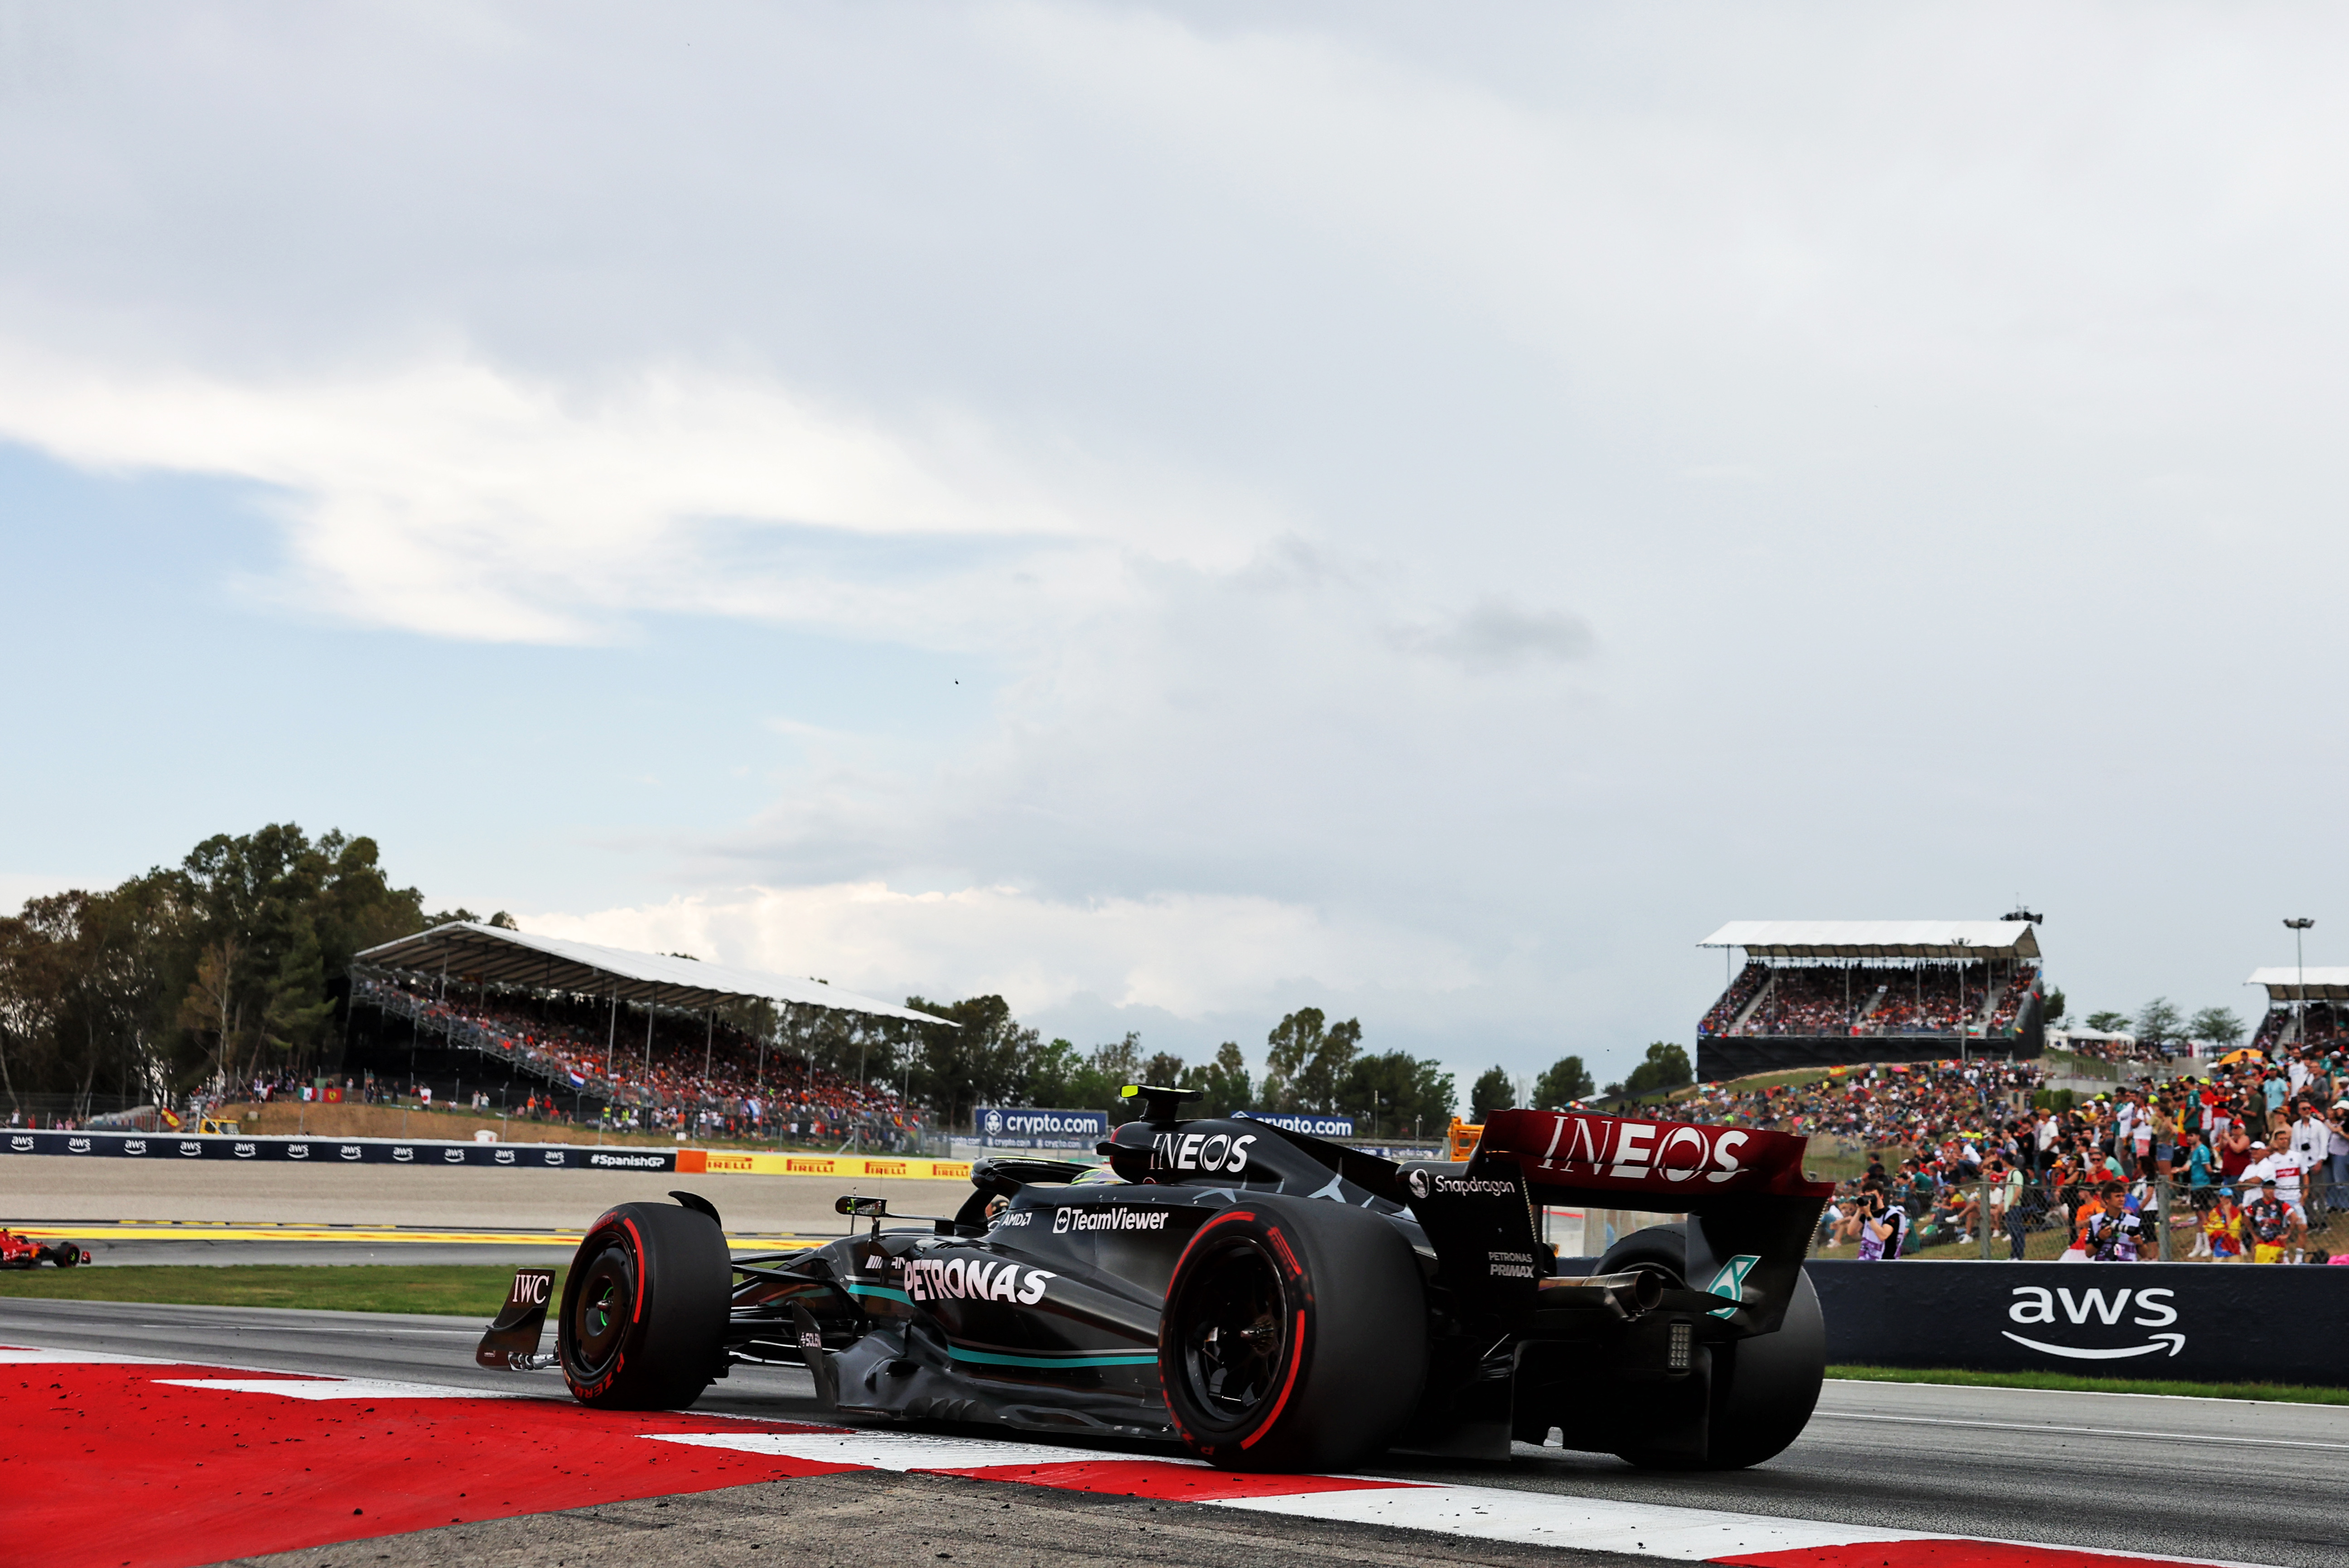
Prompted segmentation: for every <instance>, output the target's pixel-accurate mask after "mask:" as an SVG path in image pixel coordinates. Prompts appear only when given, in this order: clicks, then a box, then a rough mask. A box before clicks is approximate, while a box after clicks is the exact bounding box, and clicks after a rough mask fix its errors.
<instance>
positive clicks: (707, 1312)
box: [554, 1203, 734, 1410]
mask: <svg viewBox="0 0 2349 1568" xmlns="http://www.w3.org/2000/svg"><path fill="white" fill-rule="evenodd" d="M733 1278H734V1275H733V1270H732V1268H731V1266H730V1262H729V1260H728V1254H727V1251H726V1237H725V1235H724V1233H723V1232H722V1231H719V1228H718V1222H717V1221H716V1220H712V1219H710V1218H709V1216H708V1215H706V1214H701V1213H697V1212H696V1211H694V1210H690V1209H683V1208H672V1207H670V1206H669V1205H667V1204H666V1203H624V1204H622V1205H620V1207H618V1208H617V1209H615V1210H612V1211H611V1212H610V1213H608V1214H606V1215H605V1216H604V1217H603V1218H602V1219H601V1220H596V1221H595V1225H594V1226H593V1227H591V1228H590V1229H589V1231H588V1232H587V1235H586V1238H585V1240H584V1241H581V1242H580V1243H579V1251H578V1253H577V1254H576V1255H575V1256H574V1258H573V1259H572V1261H571V1272H570V1274H569V1275H568V1276H567V1277H566V1278H565V1279H564V1282H563V1315H562V1316H561V1317H560V1318H558V1319H557V1320H556V1323H555V1330H554V1345H555V1351H556V1354H557V1359H558V1361H559V1363H560V1365H561V1366H562V1367H563V1378H564V1382H566V1383H568V1384H570V1385H571V1392H572V1394H573V1396H574V1397H576V1398H577V1399H578V1400H579V1402H580V1403H581V1404H583V1405H593V1406H595V1407H597V1408H599V1409H605V1410H680V1409H683V1408H684V1407H687V1406H688V1405H690V1404H692V1403H693V1402H694V1401H695V1400H696V1399H698V1398H699V1397H701V1391H702V1390H703V1389H704V1388H707V1387H709V1383H710V1380H711V1379H712V1378H714V1377H716V1376H718V1374H719V1371H720V1370H722V1369H723V1367H724V1366H725V1361H726V1312H727V1298H728V1293H729V1288H730V1286H731V1284H732V1283H733Z"/></svg>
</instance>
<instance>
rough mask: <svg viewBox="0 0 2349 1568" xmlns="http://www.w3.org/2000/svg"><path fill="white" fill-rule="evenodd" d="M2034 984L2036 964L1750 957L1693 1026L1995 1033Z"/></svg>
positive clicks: (2003, 1029)
mask: <svg viewBox="0 0 2349 1568" xmlns="http://www.w3.org/2000/svg"><path fill="white" fill-rule="evenodd" d="M2038 983H2039V971H2038V969H2037V968H2036V967H2035V966H2032V965H2026V964H2003V965H1992V964H1989V963H1985V962H1982V961H1975V962H1971V963H1920V964H1913V965H1900V966H1891V965H1881V964H1782V965H1772V964H1764V963H1761V962H1759V961H1754V962H1749V963H1747V964H1746V966H1745V967H1744V970H1742V971H1739V972H1738V974H1737V977H1736V978H1735V979H1734V980H1733V981H1731V982H1730V984H1729V987H1728V989H1727V990H1726V991H1724V992H1723V993H1722V995H1721V999H1720V1000H1719V1001H1718V1002H1714V1003H1713V1007H1712V1009H1711V1010H1710V1011H1709V1012H1706V1013H1705V1015H1704V1020H1703V1022H1702V1023H1700V1024H1699V1025H1698V1026H1697V1027H1698V1032H1699V1033H1702V1034H1708V1035H1725V1034H1828V1035H1833V1034H1845V1035H1851V1034H1862V1035H1864V1034H1954V1033H1957V1031H1958V1027H1959V1025H1960V1024H1961V1023H1962V1024H1963V1025H1964V1026H1965V1028H1966V1029H1967V1031H1968V1032H1969V1033H1973V1034H1976V1035H1983V1036H1987V1035H1994V1034H2000V1033H2007V1032H2009V1031H2011V1030H2013V1027H2014V1023H2015V1020H2016V1019H2017V1018H2018V1017H2019V1016H2020V1015H2021V1014H2022V1012H2023V1003H2024V1002H2026V1001H2028V1000H2029V999H2030V996H2031V994H2032V992H2033V989H2034V988H2035V987H2036V986H2037V985H2038ZM1757 996H1758V997H1759V999H1760V1000H1759V1001H1756V1000H1755V999H1756V997H1757ZM1749 1004H1751V1007H1750V1010H1749Z"/></svg>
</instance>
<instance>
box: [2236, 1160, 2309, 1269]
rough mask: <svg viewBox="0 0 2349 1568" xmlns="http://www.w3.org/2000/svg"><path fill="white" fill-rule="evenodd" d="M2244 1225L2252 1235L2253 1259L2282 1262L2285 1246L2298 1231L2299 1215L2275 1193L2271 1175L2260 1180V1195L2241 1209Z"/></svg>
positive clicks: (2295, 1236) (2265, 1261) (2299, 1230)
mask: <svg viewBox="0 0 2349 1568" xmlns="http://www.w3.org/2000/svg"><path fill="white" fill-rule="evenodd" d="M2243 1229H2244V1230H2245V1231H2247V1232H2248V1233H2249V1235H2250V1237H2251V1262H2255V1263H2281V1262H2283V1261H2284V1251H2285V1249H2286V1248H2287V1247H2289V1246H2291V1245H2292V1243H2293V1242H2294V1241H2297V1240H2298V1238H2299V1236H2300V1235H2301V1233H2302V1232H2301V1226H2300V1221H2299V1219H2298V1218H2297V1217H2296V1216H2295V1215H2294V1214H2293V1213H2292V1206H2291V1205H2290V1204H2288V1203H2286V1202H2285V1201H2284V1200H2283V1199H2282V1198H2281V1197H2279V1196H2278V1195H2277V1192H2276V1183H2275V1179H2273V1178H2272V1177H2271V1178H2269V1179H2266V1180H2264V1181H2262V1182H2261V1184H2260V1193H2259V1196H2258V1197H2256V1198H2254V1199H2251V1203H2250V1204H2249V1205H2248V1206H2247V1207H2245V1209H2244V1210H2243Z"/></svg>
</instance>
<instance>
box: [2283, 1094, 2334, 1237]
mask: <svg viewBox="0 0 2349 1568" xmlns="http://www.w3.org/2000/svg"><path fill="white" fill-rule="evenodd" d="M2332 1141H2333V1128H2332V1127H2331V1125H2330V1124H2329V1123H2327V1122H2326V1121H2325V1119H2324V1118H2323V1116H2320V1115H2318V1114H2317V1110H2316V1107H2315V1106H2313V1105H2311V1104H2310V1103H2309V1102H2308V1101H2306V1100H2302V1101H2301V1102H2300V1103H2299V1104H2298V1105H2296V1106H2293V1107H2292V1158H2293V1159H2294V1160H2295V1161H2296V1162H2297V1163H2298V1164H2299V1166H2300V1168H2301V1172H2302V1176H2303V1177H2304V1178H2305V1179H2306V1180H2307V1182H2308V1184H2309V1188H2310V1189H2311V1190H2310V1191H2309V1192H2308V1193H2307V1195H2306V1197H2305V1198H2304V1199H2303V1200H2302V1207H2303V1208H2304V1209H2305V1210H2307V1211H2308V1212H2310V1213H2314V1212H2316V1211H2317V1210H2319V1209H2321V1208H2324V1207H2330V1206H2332V1205H2333V1198H2332V1195H2331V1194H2330V1193H2328V1192H2327V1191H2326V1190H2325V1185H2326V1183H2325V1179H2326V1177H2327V1176H2329V1175H2330V1174H2331V1169H2330V1167H2329V1165H2328V1163H2327V1161H2326V1158H2325V1156H2326V1154H2327V1152H2328V1150H2329V1147H2330V1145H2331V1144H2332Z"/></svg>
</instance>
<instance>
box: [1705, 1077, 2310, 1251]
mask: <svg viewBox="0 0 2349 1568" xmlns="http://www.w3.org/2000/svg"><path fill="white" fill-rule="evenodd" d="M1673 1108H1674V1111H1675V1112H1676V1113H1677V1114H1679V1115H1682V1116H1687V1117H1688V1118H1690V1119H1692V1120H1698V1121H1709V1122H1725V1123H1732V1124H1741V1125H1747V1126H1753V1127H1765V1128H1772V1129H1775V1130H1779V1131H1785V1132H1792V1133H1801V1134H1806V1135H1808V1136H1810V1137H1813V1138H1814V1139H1817V1140H1821V1141H1820V1142H1819V1143H1816V1144H1815V1146H1814V1147H1816V1148H1818V1149H1819V1150H1820V1152H1821V1153H1823V1154H1826V1155H1828V1156H1830V1157H1838V1156H1839V1157H1840V1158H1844V1159H1846V1160H1855V1161H1856V1160H1858V1159H1862V1158H1864V1159H1865V1160H1866V1162H1867V1163H1866V1168H1865V1171H1864V1172H1863V1173H1862V1174H1859V1175H1857V1176H1854V1177H1851V1178H1850V1179H1847V1180H1845V1181H1843V1182H1842V1183H1840V1184H1839V1187H1838V1190H1837V1196H1836V1198H1835V1199H1834V1201H1833V1202H1832V1203H1831V1204H1830V1205H1829V1207H1828V1210H1827V1211H1826V1215H1825V1216H1824V1218H1823V1219H1822V1221H1821V1229H1820V1235H1819V1238H1818V1240H1819V1241H1820V1243H1821V1245H1823V1246H1827V1247H1841V1246H1852V1247H1855V1248H1856V1249H1857V1251H1858V1254H1859V1255H1860V1256H1862V1257H1882V1258H1899V1257H1901V1256H1904V1255H1908V1254H1909V1253H1912V1252H1914V1251H1918V1250H1920V1249H1922V1248H1925V1247H1930V1246H1938V1245H1945V1244H1948V1243H1951V1242H1955V1243H1960V1244H1974V1245H1979V1244H1981V1243H1982V1241H1983V1239H1984V1237H1985V1235H1987V1236H1988V1237H1989V1238H1992V1244H1993V1245H1996V1243H1997V1240H1998V1239H2001V1238H2002V1239H2003V1241H2004V1243H2005V1248H2004V1250H2005V1252H2006V1255H2007V1256H2010V1257H2014V1258H2022V1257H2025V1256H2038V1255H2054V1256H2063V1257H2066V1258H2079V1259H2090V1260H2096V1261H2106V1262H2116V1261H2120V1262H2126V1261H2137V1260H2140V1259H2151V1258H2156V1257H2158V1256H2160V1255H2161V1243H2162V1239H2163V1236H2162V1232H2161V1231H2159V1230H2158V1229H2157V1227H2158V1226H2161V1225H2164V1224H2166V1225H2167V1226H2168V1240H2169V1241H2170V1244H2171V1255H2172V1256H2174V1257H2180V1258H2209V1259H2212V1260H2215V1261H2220V1262H2226V1261H2234V1260H2249V1261H2252V1262H2302V1261H2317V1262H2323V1261H2330V1254H2329V1252H2328V1251H2327V1249H2326V1248H2325V1246H2324V1245H2323V1242H2324V1241H2325V1240H2326V1239H2327V1237H2328V1236H2336V1237H2337V1232H2336V1231H2334V1230H2333V1229H2332V1228H2333V1225H2334V1220H2335V1217H2336V1216H2338V1215H2341V1214H2344V1212H2349V1046H2344V1044H2341V1043H2338V1042H2331V1041H2327V1042H2320V1043H2318V1044H2311V1045H2309V1046H2307V1047H2305V1048H2302V1049H2298V1050H2294V1051H2292V1052H2290V1053H2288V1054H2284V1055H2282V1057H2281V1058H2279V1057H2276V1056H2273V1055H2271V1054H2268V1053H2266V1052H2261V1051H2242V1052H2236V1053H2232V1054H2230V1056H2229V1057H2227V1058H2225V1059H2222V1061H2221V1062H2220V1064H2217V1065H2215V1066H2214V1067H2213V1068H2212V1069H2211V1071H2210V1073H2209V1075H2207V1076H2204V1077H2199V1078H2176V1079H2170V1080H2168V1081H2161V1080H2158V1079H2154V1078H2150V1077H2148V1078H2145V1079H2141V1080H2138V1081H2137V1082H2134V1083H2130V1084H2127V1085H2121V1084H2117V1083H2116V1085H2115V1086H2114V1087H2113V1088H2112V1089H2111V1090H2110V1091H2108V1092H2106V1093H2102V1094H2097V1095H2095V1096H2091V1097H2086V1098H2076V1099H2075V1096H2073V1095H2071V1094H2070V1093H2069V1092H2068V1091H2063V1092H2058V1091H2052V1090H2050V1089H2049V1088H2048V1087H2047V1086H2046V1084H2045V1081H2044V1075H2043V1073H2042V1071H2041V1069H2040V1068H2039V1067H2038V1066H2037V1065H2036V1064H2026V1063H2000V1062H1972V1063H1952V1062H1943V1063H1939V1064H1910V1065H1895V1066H1879V1067H1876V1068H1872V1069H1857V1070H1852V1071H1848V1072H1847V1071H1844V1070H1841V1069H1836V1070H1832V1071H1831V1072H1830V1074H1829V1075H1826V1076H1825V1077H1823V1078H1821V1079H1819V1080H1817V1081H1816V1082H1811V1083H1806V1084H1800V1085H1771V1086H1768V1087H1764V1088H1756V1089H1750V1090H1738V1089H1734V1088H1732V1087H1728V1086H1723V1085H1705V1086H1703V1087H1701V1088H1699V1089H1698V1090H1696V1091H1695V1092H1694V1093H1693V1094H1692V1096H1689V1097H1687V1098H1685V1099H1683V1100H1682V1101H1680V1102H1678V1103H1677V1104H1676V1105H1675V1106H1674V1107H1673ZM2033 1238H2043V1239H2044V1240H2043V1241H2042V1244H2041V1245H2040V1246H2039V1247H2037V1248H2033V1247H2032V1246H2031V1242H2032V1241H2033Z"/></svg>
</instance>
